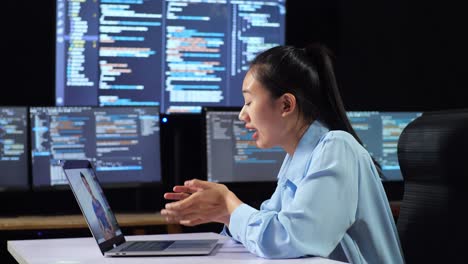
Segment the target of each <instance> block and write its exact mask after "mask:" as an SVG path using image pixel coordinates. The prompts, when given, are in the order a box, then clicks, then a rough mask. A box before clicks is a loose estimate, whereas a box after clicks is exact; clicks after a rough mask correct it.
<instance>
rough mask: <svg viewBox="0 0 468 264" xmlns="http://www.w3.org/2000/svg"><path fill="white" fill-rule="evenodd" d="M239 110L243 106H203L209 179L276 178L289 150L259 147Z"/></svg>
mask: <svg viewBox="0 0 468 264" xmlns="http://www.w3.org/2000/svg"><path fill="white" fill-rule="evenodd" d="M239 112H240V108H225V107H218V108H216V107H206V108H203V115H204V120H205V135H206V139H205V146H206V148H205V153H206V164H205V165H206V175H207V180H208V181H212V182H222V183H236V182H238V183H240V182H266V181H267V182H268V181H269V182H275V181H276V180H277V176H278V172H279V169H280V168H281V165H282V164H283V160H284V158H285V156H286V152H285V151H284V150H283V149H282V148H280V147H273V148H269V149H260V148H258V147H257V146H256V144H255V140H253V139H252V135H253V132H251V131H249V130H248V129H246V128H245V123H244V122H243V121H240V120H239Z"/></svg>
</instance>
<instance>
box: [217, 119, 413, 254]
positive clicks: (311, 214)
mask: <svg viewBox="0 0 468 264" xmlns="http://www.w3.org/2000/svg"><path fill="white" fill-rule="evenodd" d="M222 233H224V234H228V235H231V236H232V237H233V238H234V239H235V240H237V241H238V242H241V243H242V244H243V245H244V246H245V247H246V248H247V249H248V250H249V251H250V252H252V253H254V254H256V255H258V256H260V257H264V258H297V257H302V256H321V257H328V258H330V259H335V260H345V261H346V258H347V261H349V262H351V263H403V262H404V261H403V257H402V251H401V247H400V242H399V238H398V233H397V230H396V227H395V223H394V220H393V216H392V212H391V210H390V207H389V203H388V200H387V197H386V194H385V191H384V189H383V186H382V182H381V180H380V177H379V175H378V172H377V170H376V168H375V166H374V164H373V162H372V159H371V157H370V155H369V153H368V152H367V151H366V150H365V149H364V148H363V147H362V146H361V145H360V144H359V143H358V142H357V141H356V140H355V139H354V137H353V136H352V135H351V134H349V133H347V132H344V131H329V130H328V129H327V128H326V127H325V126H323V125H322V124H320V123H319V122H318V121H315V122H314V123H313V124H312V125H311V126H310V127H309V128H308V129H307V131H306V133H305V134H304V135H303V137H302V139H301V140H300V142H299V144H298V146H297V148H296V151H295V152H294V155H293V156H290V155H288V154H287V155H286V157H285V159H284V162H283V165H282V166H281V169H280V171H279V174H278V185H277V188H276V190H275V192H274V193H273V195H272V197H271V198H270V199H269V200H267V201H265V202H263V203H262V205H261V207H260V210H257V209H255V208H252V207H250V206H248V205H247V204H242V205H240V206H239V207H238V208H236V210H234V212H233V213H232V215H231V218H230V225H229V229H227V228H225V229H224V230H223V232H222ZM344 256H346V257H345V258H344V259H343V257H344Z"/></svg>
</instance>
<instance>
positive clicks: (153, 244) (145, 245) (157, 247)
mask: <svg viewBox="0 0 468 264" xmlns="http://www.w3.org/2000/svg"><path fill="white" fill-rule="evenodd" d="M172 243H174V241H139V242H133V243H132V244H130V245H128V246H127V247H124V248H123V249H122V250H121V251H161V250H164V249H166V248H167V247H169V246H170V245H171V244H172Z"/></svg>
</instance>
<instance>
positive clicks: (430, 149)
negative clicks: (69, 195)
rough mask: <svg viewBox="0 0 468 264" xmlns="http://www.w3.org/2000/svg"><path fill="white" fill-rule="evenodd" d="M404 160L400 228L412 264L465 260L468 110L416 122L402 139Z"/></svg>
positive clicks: (426, 115)
mask: <svg viewBox="0 0 468 264" xmlns="http://www.w3.org/2000/svg"><path fill="white" fill-rule="evenodd" d="M398 161H399V164H400V168H401V172H402V175H403V179H404V186H405V190H404V194H403V200H402V202H401V207H400V213H399V217H398V220H397V228H398V233H399V236H400V240H401V244H402V248H403V252H404V255H405V259H406V262H407V263H453V262H452V261H454V260H455V261H458V260H462V259H465V258H466V257H465V256H464V255H465V254H464V252H463V250H465V249H464V248H465V245H463V244H462V243H461V242H462V241H466V239H467V238H468V237H467V234H468V232H467V229H468V218H467V217H465V216H464V215H467V213H468V200H467V197H468V185H467V184H466V183H467V182H468V109H467V110H448V111H438V112H426V113H424V114H423V115H422V116H420V117H418V118H416V119H415V120H413V122H411V123H410V124H409V125H408V126H407V127H406V128H405V129H404V130H403V132H402V133H401V135H400V138H399V141H398ZM464 200H466V201H464ZM464 210H467V212H464ZM467 256H468V254H467ZM465 260H466V259H465ZM457 263H458V262H457Z"/></svg>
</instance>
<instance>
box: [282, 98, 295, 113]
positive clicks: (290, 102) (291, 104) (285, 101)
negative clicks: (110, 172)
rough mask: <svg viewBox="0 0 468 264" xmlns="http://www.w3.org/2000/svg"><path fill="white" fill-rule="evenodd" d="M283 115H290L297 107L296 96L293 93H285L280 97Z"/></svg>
mask: <svg viewBox="0 0 468 264" xmlns="http://www.w3.org/2000/svg"><path fill="white" fill-rule="evenodd" d="M280 101H281V113H282V116H288V115H290V114H291V113H293V112H294V110H295V109H296V97H295V96H294V95H293V94H291V93H285V94H283V95H282V96H281V98H280Z"/></svg>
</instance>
